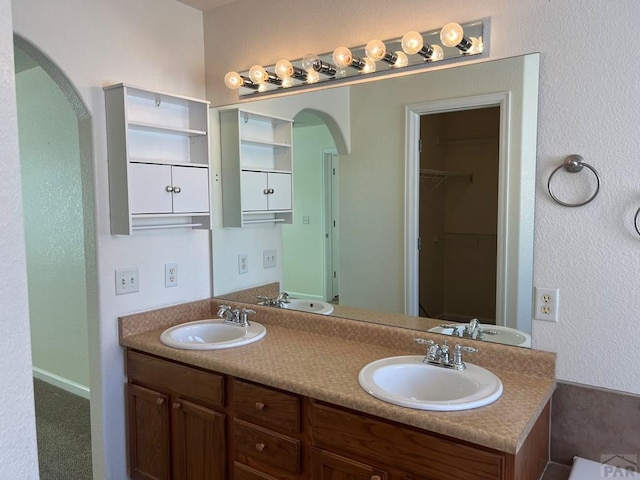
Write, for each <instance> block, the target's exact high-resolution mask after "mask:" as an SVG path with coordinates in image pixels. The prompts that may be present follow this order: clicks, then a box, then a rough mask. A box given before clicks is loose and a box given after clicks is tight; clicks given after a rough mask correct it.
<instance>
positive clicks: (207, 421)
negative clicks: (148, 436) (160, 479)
mask: <svg viewBox="0 0 640 480" xmlns="http://www.w3.org/2000/svg"><path fill="white" fill-rule="evenodd" d="M171 418H172V427H173V434H172V444H173V454H174V457H173V477H172V479H173V480H224V472H225V460H226V449H225V442H224V415H223V414H221V413H218V412H214V411H213V410H209V409H208V408H205V407H201V406H200V405H196V404H194V403H191V402H188V401H186V400H182V399H180V398H178V399H175V400H174V402H173V404H172V415H171Z"/></svg>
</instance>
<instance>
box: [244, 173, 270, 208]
mask: <svg viewBox="0 0 640 480" xmlns="http://www.w3.org/2000/svg"><path fill="white" fill-rule="evenodd" d="M241 175H242V182H241V189H242V210H243V211H248V212H256V211H257V212H259V211H265V210H267V208H268V203H267V199H268V197H269V194H268V193H267V185H268V184H267V174H266V173H265V172H252V171H243V172H242V174H241Z"/></svg>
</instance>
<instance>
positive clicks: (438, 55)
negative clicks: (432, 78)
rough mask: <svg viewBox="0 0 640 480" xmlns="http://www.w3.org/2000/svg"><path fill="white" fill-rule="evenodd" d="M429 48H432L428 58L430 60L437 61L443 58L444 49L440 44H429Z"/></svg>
mask: <svg viewBox="0 0 640 480" xmlns="http://www.w3.org/2000/svg"><path fill="white" fill-rule="evenodd" d="M431 48H432V49H433V53H432V54H431V58H429V60H430V61H431V62H439V61H440V60H442V59H443V58H444V51H443V50H442V47H441V46H440V45H431Z"/></svg>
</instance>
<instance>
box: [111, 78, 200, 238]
mask: <svg viewBox="0 0 640 480" xmlns="http://www.w3.org/2000/svg"><path fill="white" fill-rule="evenodd" d="M104 91H105V104H106V105H105V106H106V113H107V147H108V151H109V200H110V208H111V233H112V234H114V235H131V234H132V233H133V231H135V230H150V229H161V228H201V229H210V227H211V220H210V194H209V102H208V101H206V100H198V99H194V98H188V97H183V96H178V95H171V94H166V93H159V92H154V91H151V90H145V89H142V88H138V87H133V86H130V85H125V84H118V85H111V86H108V87H105V88H104Z"/></svg>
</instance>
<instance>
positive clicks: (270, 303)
mask: <svg viewBox="0 0 640 480" xmlns="http://www.w3.org/2000/svg"><path fill="white" fill-rule="evenodd" d="M257 298H258V300H260V305H265V306H267V307H278V308H283V307H284V304H285V303H289V294H288V293H287V292H282V293H280V294H278V296H277V297H263V296H259V297H257Z"/></svg>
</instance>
